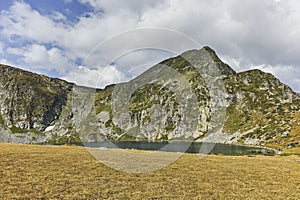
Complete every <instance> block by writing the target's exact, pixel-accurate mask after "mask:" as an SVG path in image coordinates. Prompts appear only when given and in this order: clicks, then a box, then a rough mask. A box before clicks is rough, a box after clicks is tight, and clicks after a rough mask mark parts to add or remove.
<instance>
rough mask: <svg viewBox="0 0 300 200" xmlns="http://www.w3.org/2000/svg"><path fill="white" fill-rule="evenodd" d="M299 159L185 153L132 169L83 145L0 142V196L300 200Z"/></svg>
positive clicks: (12, 197) (34, 197)
mask: <svg viewBox="0 0 300 200" xmlns="http://www.w3.org/2000/svg"><path fill="white" fill-rule="evenodd" d="M109 151H110V150H109ZM299 160H300V157H299V156H255V157H247V156H221V155H209V156H206V157H204V158H202V159H200V158H199V156H198V155H195V154H185V155H183V156H182V157H181V158H180V159H178V160H177V161H176V162H175V163H173V164H172V165H170V166H168V167H166V168H164V169H161V170H158V171H155V172H150V173H140V174H132V173H125V172H120V171H116V170H114V169H111V168H108V167H106V166H105V165H104V164H102V163H100V162H99V161H97V160H95V159H94V158H93V157H92V156H91V155H90V154H89V153H88V151H87V150H86V149H85V148H83V147H70V146H60V147H56V146H34V145H13V144H0V199H300V181H299V180H300V178H299V177H300V162H299Z"/></svg>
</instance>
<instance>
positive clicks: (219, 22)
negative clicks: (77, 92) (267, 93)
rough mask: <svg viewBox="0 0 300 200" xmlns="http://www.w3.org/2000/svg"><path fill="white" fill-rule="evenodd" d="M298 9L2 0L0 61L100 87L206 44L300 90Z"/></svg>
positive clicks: (227, 3)
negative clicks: (269, 73)
mask: <svg viewBox="0 0 300 200" xmlns="http://www.w3.org/2000/svg"><path fill="white" fill-rule="evenodd" d="M299 11H300V3H299V1H297V0H286V1H280V0H274V1H272V0H270V1H261V0H244V1H243V3H240V1H239V0H224V1H216V0H212V1H204V0H203V1H201V0H189V1H180V0H152V1H147V0H140V1H134V0H124V1H117V0H110V1H105V0H49V1H46V0H45V1H42V0H17V1H3V2H1V5H0V63H3V64H9V65H12V66H16V67H20V68H23V69H26V70H30V71H33V72H37V73H43V74H46V75H49V76H53V77H59V78H63V79H66V80H68V81H73V82H76V83H78V84H83V85H89V86H97V87H103V86H104V85H107V84H111V83H115V82H121V81H126V80H129V79H130V78H132V77H134V76H137V75H138V74H140V73H142V72H143V71H145V70H146V69H147V68H149V67H150V66H152V65H153V64H155V63H157V62H159V61H161V60H163V59H165V58H167V57H170V56H171V55H175V54H178V53H181V52H183V51H185V50H189V49H190V48H201V46H202V45H208V46H211V47H212V48H213V49H215V51H216V52H217V53H218V55H219V56H220V57H221V58H222V59H223V61H225V62H227V63H228V64H229V65H230V66H231V67H233V68H234V69H235V70H236V71H244V70H248V69H253V68H258V69H261V70H263V71H266V72H271V73H273V74H274V75H275V76H276V77H278V78H280V80H281V81H282V82H284V83H286V84H288V85H290V86H291V87H292V88H293V89H294V90H296V91H298V92H300V76H299V74H300V57H299V52H300V45H299V44H300V20H299V19H300V12H299ZM149 27H152V28H149ZM136 29H137V30H136ZM133 30H136V31H133ZM146 38H147V41H146V42H145V40H146ZM192 40H193V41H195V42H196V43H197V45H195V44H196V43H193V41H192ZM141 47H143V48H141ZM146 47H147V48H146ZM149 47H151V48H149ZM95 48H96V50H95ZM97 48H98V49H97ZM93 49H94V51H92V50H93Z"/></svg>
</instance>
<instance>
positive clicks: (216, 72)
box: [0, 47, 300, 148]
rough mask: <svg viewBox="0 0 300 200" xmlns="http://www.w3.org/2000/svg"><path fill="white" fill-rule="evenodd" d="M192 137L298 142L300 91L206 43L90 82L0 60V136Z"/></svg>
mask: <svg viewBox="0 0 300 200" xmlns="http://www.w3.org/2000/svg"><path fill="white" fill-rule="evenodd" d="M104 139H110V140H134V141H165V140H168V141H171V140H190V141H208V142H220V143H238V144H250V145H262V146H270V147H276V148H277V147H278V148H279V147H280V148H282V147H283V148H292V147H296V146H300V95H299V94H297V93H295V92H293V91H292V90H291V88H290V87H288V86H287V85H285V84H283V83H281V82H280V81H279V80H278V79H277V78H276V77H274V76H273V75H272V74H269V73H265V72H262V71H260V70H250V71H245V72H241V73H236V72H235V71H234V70H233V69H231V68H230V67H229V66H228V65H227V64H225V63H223V62H222V61H221V60H220V59H219V58H218V56H217V55H216V53H215V52H214V51H213V50H212V49H210V48H209V47H203V48H202V49H200V50H190V51H187V52H184V53H183V54H181V55H179V56H176V57H174V58H170V59H167V60H165V61H162V62H161V63H159V64H157V65H155V66H153V67H152V68H150V69H149V70H147V71H146V72H144V73H143V74H141V75H140V76H138V77H136V78H135V79H133V80H131V81H129V82H127V83H121V84H116V85H110V86H107V87H106V88H105V89H93V88H87V87H80V86H76V85H74V84H72V83H68V82H66V81H63V80H60V79H54V78H49V77H46V76H42V75H38V74H34V73H31V72H26V71H23V70H21V69H17V68H13V67H10V66H5V65H0V141H2V142H15V143H62V142H79V141H84V142H96V141H102V140H104Z"/></svg>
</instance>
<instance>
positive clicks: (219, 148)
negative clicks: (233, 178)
mask: <svg viewBox="0 0 300 200" xmlns="http://www.w3.org/2000/svg"><path fill="white" fill-rule="evenodd" d="M76 145H80V146H82V145H83V144H76ZM84 146H87V147H93V148H100V147H106V148H121V149H138V150H158V151H167V152H186V153H203V154H224V155H251V154H264V155H272V154H274V153H275V152H274V151H272V150H270V149H266V148H262V147H253V146H243V145H232V144H219V143H216V144H214V143H201V142H182V141H180V142H136V141H116V142H109V141H107V142H98V143H84Z"/></svg>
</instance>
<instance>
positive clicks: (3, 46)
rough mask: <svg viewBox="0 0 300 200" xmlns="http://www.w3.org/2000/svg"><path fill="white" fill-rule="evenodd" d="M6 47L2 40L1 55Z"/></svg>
mask: <svg viewBox="0 0 300 200" xmlns="http://www.w3.org/2000/svg"><path fill="white" fill-rule="evenodd" d="M4 48H5V45H4V44H3V42H0V55H1V54H3V53H4Z"/></svg>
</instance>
